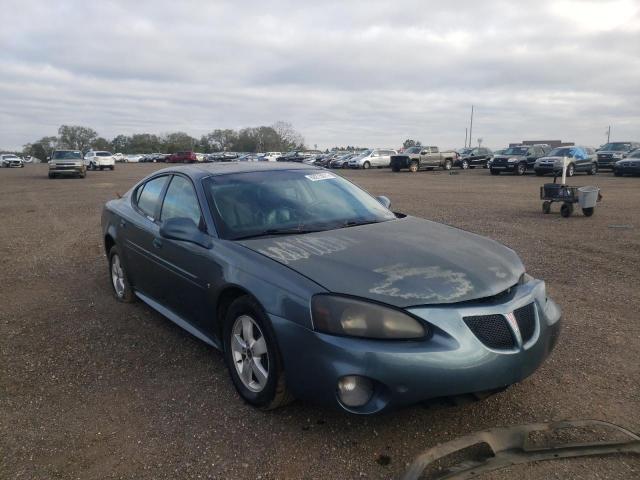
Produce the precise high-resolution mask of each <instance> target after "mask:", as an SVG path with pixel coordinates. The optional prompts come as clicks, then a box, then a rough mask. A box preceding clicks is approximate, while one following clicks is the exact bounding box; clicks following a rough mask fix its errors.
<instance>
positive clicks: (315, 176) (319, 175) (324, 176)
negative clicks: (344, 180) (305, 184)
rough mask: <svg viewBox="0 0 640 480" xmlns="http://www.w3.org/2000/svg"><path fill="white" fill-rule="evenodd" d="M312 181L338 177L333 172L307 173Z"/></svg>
mask: <svg viewBox="0 0 640 480" xmlns="http://www.w3.org/2000/svg"><path fill="white" fill-rule="evenodd" d="M305 177H307V178H308V179H309V180H311V181H312V182H317V181H318V180H329V179H330V178H336V176H335V175H334V174H333V173H329V172H323V173H314V174H312V175H305Z"/></svg>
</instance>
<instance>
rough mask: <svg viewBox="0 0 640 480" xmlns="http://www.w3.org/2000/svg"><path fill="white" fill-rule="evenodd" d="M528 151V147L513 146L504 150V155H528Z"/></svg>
mask: <svg viewBox="0 0 640 480" xmlns="http://www.w3.org/2000/svg"><path fill="white" fill-rule="evenodd" d="M528 151H529V149H528V148H527V147H511V148H507V149H506V150H505V151H504V155H526V154H527V152H528Z"/></svg>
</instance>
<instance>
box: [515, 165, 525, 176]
mask: <svg viewBox="0 0 640 480" xmlns="http://www.w3.org/2000/svg"><path fill="white" fill-rule="evenodd" d="M525 173H527V164H526V163H524V162H520V163H519V164H518V166H517V167H516V175H520V176H522V175H524V174H525Z"/></svg>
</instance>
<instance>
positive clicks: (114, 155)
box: [113, 153, 124, 162]
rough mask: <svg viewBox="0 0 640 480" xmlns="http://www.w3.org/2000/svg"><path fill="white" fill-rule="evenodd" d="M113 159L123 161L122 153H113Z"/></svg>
mask: <svg viewBox="0 0 640 480" xmlns="http://www.w3.org/2000/svg"><path fill="white" fill-rule="evenodd" d="M113 159H114V160H115V161H116V162H124V154H122V153H114V154H113Z"/></svg>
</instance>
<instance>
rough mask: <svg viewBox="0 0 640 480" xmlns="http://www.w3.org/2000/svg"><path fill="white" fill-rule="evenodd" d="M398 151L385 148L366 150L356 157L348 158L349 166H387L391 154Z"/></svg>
mask: <svg viewBox="0 0 640 480" xmlns="http://www.w3.org/2000/svg"><path fill="white" fill-rule="evenodd" d="M397 153H398V152H396V151H395V150H385V149H381V148H380V149H379V148H376V149H374V150H367V151H365V152H363V153H361V154H360V155H359V156H357V157H353V158H352V159H350V160H349V167H350V168H364V169H367V168H371V167H378V168H383V167H388V166H390V165H391V155H396V154H397Z"/></svg>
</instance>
